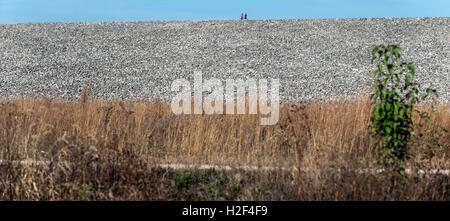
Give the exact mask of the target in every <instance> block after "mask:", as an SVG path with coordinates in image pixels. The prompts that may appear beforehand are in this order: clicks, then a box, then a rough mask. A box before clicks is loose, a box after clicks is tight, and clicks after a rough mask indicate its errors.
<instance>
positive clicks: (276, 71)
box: [0, 18, 450, 100]
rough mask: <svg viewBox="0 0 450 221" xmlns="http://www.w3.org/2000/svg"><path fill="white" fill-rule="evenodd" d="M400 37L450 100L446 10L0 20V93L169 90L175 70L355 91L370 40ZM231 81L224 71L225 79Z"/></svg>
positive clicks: (132, 94) (321, 90) (300, 90)
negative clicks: (354, 15)
mask: <svg viewBox="0 0 450 221" xmlns="http://www.w3.org/2000/svg"><path fill="white" fill-rule="evenodd" d="M381 43H384V44H390V43H398V44H400V45H401V46H402V47H403V48H404V55H405V56H404V59H405V60H407V61H412V62H414V63H415V64H416V66H417V70H418V78H419V80H420V83H421V84H422V86H423V87H429V86H432V87H434V88H437V89H438V90H439V92H440V94H441V100H450V89H449V88H450V77H449V68H450V63H449V57H450V50H449V43H450V18H401V19H322V20H264V21H263V20H259V21H256V20H255V21H252V20H249V21H173V22H172V21H171V22H106V23H35V24H11V25H0V96H2V97H5V96H7V97H11V96H16V95H20V94H23V95H47V94H50V95H56V96H62V97H67V98H76V97H78V96H79V94H80V91H81V89H82V88H83V86H84V85H85V84H86V83H89V84H90V85H91V87H92V93H93V95H94V96H96V97H103V98H107V99H111V98H126V99H140V98H143V99H152V98H162V99H171V97H172V96H173V95H174V94H175V92H171V91H170V85H171V83H172V81H173V80H174V79H177V78H186V79H188V80H190V81H191V83H192V82H193V73H194V71H202V72H203V78H204V79H207V78H211V77H215V78H220V79H226V78H233V79H237V78H242V79H246V78H249V77H253V78H256V79H261V78H279V79H280V82H281V88H280V93H281V96H282V99H283V100H293V99H324V98H330V97H334V96H345V97H353V96H358V95H359V94H360V93H361V91H362V90H364V89H367V88H369V87H370V85H371V74H370V72H371V71H370V70H371V69H373V66H371V65H370V56H371V49H372V47H373V46H374V45H375V44H381ZM223 83H224V84H225V81H223Z"/></svg>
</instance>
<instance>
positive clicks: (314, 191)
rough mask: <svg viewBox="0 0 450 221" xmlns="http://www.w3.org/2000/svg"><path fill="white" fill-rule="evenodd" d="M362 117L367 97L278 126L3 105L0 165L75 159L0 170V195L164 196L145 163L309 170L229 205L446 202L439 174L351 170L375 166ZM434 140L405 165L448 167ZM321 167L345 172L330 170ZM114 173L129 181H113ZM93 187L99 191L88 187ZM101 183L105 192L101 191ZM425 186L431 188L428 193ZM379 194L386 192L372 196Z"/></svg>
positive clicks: (108, 108)
mask: <svg viewBox="0 0 450 221" xmlns="http://www.w3.org/2000/svg"><path fill="white" fill-rule="evenodd" d="M427 108H429V107H428V106H427V107H423V109H427ZM449 110H450V107H449V106H448V105H439V106H438V108H437V112H436V115H435V116H434V121H435V124H434V125H433V127H434V128H438V127H444V128H447V129H449V128H450V111H449ZM370 111H371V109H370V105H369V102H368V101H367V99H365V98H360V99H357V100H351V101H349V100H338V101H330V102H324V103H321V102H315V103H309V104H284V105H282V106H281V109H280V120H279V122H278V123H277V124H276V125H274V126H261V125H260V124H259V119H260V117H261V116H259V115H178V116H177V115H174V114H173V113H171V110H170V105H169V104H166V103H163V102H132V101H112V102H106V101H101V100H91V99H89V98H88V97H87V96H86V95H84V96H82V97H81V99H80V100H79V101H67V100H61V99H53V98H42V99H35V98H16V99H3V100H2V101H1V102H0V147H1V149H0V159H4V160H31V161H35V160H46V161H51V162H72V163H73V162H75V164H76V166H74V165H72V164H70V163H69V164H70V165H62V166H61V165H60V164H58V165H60V166H59V169H58V170H56V169H55V168H53V167H52V166H54V165H53V164H52V165H50V166H44V167H42V166H30V167H26V166H17V165H16V166H12V165H8V167H7V168H8V169H9V170H2V173H1V175H0V176H1V181H0V187H1V188H0V189H2V190H3V191H2V192H0V199H13V200H14V199H45V200H53V199H84V198H82V197H81V198H80V195H79V192H80V191H81V190H80V188H81V189H82V190H83V191H81V192H83V193H85V191H84V189H83V188H88V189H89V191H90V192H93V193H92V197H87V199H166V198H170V197H169V195H167V194H163V193H162V192H161V191H163V192H164V187H162V186H158V185H159V184H158V185H156V184H155V185H156V186H152V185H151V188H150V187H148V186H145V185H144V184H142V183H140V182H143V181H142V180H140V178H139V177H141V176H147V177H148V176H150V175H149V173H150V172H151V171H152V170H148V169H147V167H146V166H145V165H146V164H148V163H150V164H154V163H189V164H220V165H233V166H238V165H256V166H274V167H293V166H297V167H302V168H307V170H306V171H302V172H301V173H296V172H293V173H292V174H287V175H286V174H285V175H283V176H282V178H279V177H278V178H273V177H272V178H271V179H279V180H278V181H279V182H285V183H283V185H281V184H280V185H278V187H279V189H276V191H275V190H272V192H271V195H270V197H268V196H267V194H266V195H264V194H262V193H256V192H248V193H247V194H243V196H245V197H240V198H239V197H238V198H237V199H259V200H264V199H276V200H278V199H300V200H311V199H317V200H324V199H326V200H334V199H336V200H345V199H354V200H358V199H362V200H380V199H388V200H389V199H416V200H417V199H419V200H420V199H435V200H436V199H440V200H448V199H449V198H448V191H447V188H448V177H447V176H438V178H427V179H429V180H427V179H424V181H423V182H422V181H421V182H417V180H416V181H411V182H412V183H410V184H408V185H404V186H402V187H401V188H400V187H396V185H399V184H396V183H395V182H394V184H392V185H387V184H386V186H385V185H384V184H385V183H384V184H383V182H379V180H377V179H375V180H373V179H372V178H373V177H372V178H371V175H370V174H369V175H361V174H359V175H358V174H357V173H356V172H354V171H355V170H356V169H358V168H376V167H378V166H377V165H376V160H375V157H374V151H373V146H372V145H371V143H370V136H369V134H368V131H369V130H368V126H369V116H370ZM426 127H429V126H425V127H422V128H417V130H419V131H424V130H425V129H427V128H426ZM428 138H429V137H427V136H425V137H424V138H422V140H420V141H424V140H426V139H428ZM440 142H441V143H442V144H443V145H444V148H442V149H440V150H439V151H437V152H436V155H435V156H434V157H433V158H432V159H427V158H424V156H426V155H425V154H423V152H424V150H425V145H424V144H420V142H419V141H417V142H414V143H412V144H411V150H410V152H411V153H412V159H413V160H411V161H408V162H406V163H405V164H406V166H408V167H410V168H413V169H419V168H423V169H426V168H444V169H449V168H450V162H449V160H448V154H449V151H448V146H449V144H450V135H449V134H446V135H445V136H443V137H441V138H440ZM99 162H102V163H99ZM124 164H126V165H127V166H126V168H125V169H123V167H124ZM111 165H113V166H111ZM5 166H6V165H2V167H5ZM12 168H14V170H12ZM93 168H94V169H93ZM120 168H122V169H120ZM327 168H339V169H342V171H344V172H339V173H337V172H334V173H330V172H329V171H328V170H327ZM88 170H89V171H88ZM147 170H148V171H147ZM12 171H14V172H12ZM92 171H95V173H94V172H92ZM149 171H150V172H149ZM352 171H353V172H352ZM153 172H154V171H153ZM150 174H154V173H150ZM119 175H120V176H124V177H127V179H126V180H128V181H126V182H125V181H123V179H122V178H120V177H115V176H119ZM111 176H112V177H111ZM114 177H115V178H114ZM155 177H159V176H155ZM265 177H266V178H268V177H271V176H265ZM159 178H161V177H159ZM159 178H158V179H159ZM155 179H156V178H155ZM385 179H387V178H385ZM130 180H131V181H130ZM238 180H239V179H238ZM287 180H289V181H287ZM276 181H277V180H271V181H270V182H276ZM123 182H125V183H126V184H125V183H123ZM127 182H132V183H131V184H130V183H127ZM146 182H150V181H146ZM155 182H156V181H155ZM248 182H249V183H252V182H253V183H254V182H255V181H254V180H253V181H251V182H250V181H248ZM93 183H96V184H95V185H94V184H93ZM105 183H108V184H105ZM120 183H122V184H120ZM370 183H371V184H370ZM369 184H370V185H369ZM372 184H373V185H375V186H372ZM93 185H94V186H95V188H97V189H95V188H94V189H92V188H93ZM102 185H103V186H107V188H106V187H104V188H106V189H102ZM117 185H119V186H120V185H125V186H126V187H127V188H119V187H118V186H117ZM142 185H144V186H142ZM161 185H162V184H161ZM86 186H87V187H86ZM286 186H288V187H286ZM115 188H116V189H115ZM148 188H150V189H148ZM261 188H262V187H261ZM377 188H378V189H377ZM380 188H381V189H380ZM396 188H397V189H396ZM398 188H400V189H398ZM402 188H403V189H402ZM124 189H126V190H127V191H125V192H124ZM430 189H431V190H432V191H433V192H427V191H429V190H430ZM283 190H286V191H287V190H289V191H287V192H288V193H289V194H291V195H289V197H288V196H282V195H283V194H287V193H285V192H283ZM292 190H295V191H296V194H294V192H295V191H294V192H293V191H292ZM375 190H376V191H375ZM397 190H398V191H397ZM52 191H53V192H52ZM74 191H75V192H76V193H77V194H75V193H74ZM89 191H88V192H89ZM108 191H109V192H108ZM115 191H118V192H115ZM186 191H188V190H186ZM408 191H409V192H408ZM414 191H416V192H415V193H413V192H414ZM44 192H45V193H47V192H49V193H48V194H44ZM380 192H383V193H385V194H392V195H388V196H386V197H385V198H380ZM108 193H109V195H108ZM241 194H242V193H241ZM85 195H86V194H84V195H83V196H85ZM88 195H89V194H88ZM118 195H119V196H120V197H117V196H118ZM68 196H71V197H72V198H71V197H68ZM89 196H91V195H89ZM175 198H176V197H175ZM181 199H186V198H181ZM187 199H190V197H187ZM194 199H195V197H194ZM224 199H228V198H224ZM231 199H234V198H231Z"/></svg>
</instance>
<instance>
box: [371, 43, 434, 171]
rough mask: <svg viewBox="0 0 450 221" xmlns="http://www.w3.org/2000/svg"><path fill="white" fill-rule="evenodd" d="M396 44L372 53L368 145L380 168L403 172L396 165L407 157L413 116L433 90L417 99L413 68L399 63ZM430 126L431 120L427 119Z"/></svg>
mask: <svg viewBox="0 0 450 221" xmlns="http://www.w3.org/2000/svg"><path fill="white" fill-rule="evenodd" d="M401 53H402V49H401V48H400V46H399V45H388V46H385V45H377V46H375V47H374V49H373V51H372V60H371V63H372V64H373V63H374V61H376V62H377V68H376V69H375V70H374V71H373V73H372V77H373V78H374V84H373V87H374V89H375V92H374V94H372V96H371V100H372V105H374V106H373V111H372V115H371V117H370V121H371V136H372V142H373V143H374V144H375V147H376V151H377V153H376V154H377V159H378V161H379V163H380V164H382V165H384V166H395V167H396V168H397V169H399V172H400V173H403V172H404V169H403V167H402V166H401V164H400V162H401V161H404V160H405V159H407V158H408V144H409V142H410V140H411V138H412V136H413V135H414V124H415V123H414V120H413V113H414V112H417V113H420V114H422V115H424V113H423V112H420V111H419V110H417V109H416V106H417V104H418V103H420V101H421V100H424V99H426V97H428V96H429V95H430V93H433V94H434V95H435V96H438V94H437V92H436V90H434V89H430V88H428V89H427V90H426V94H425V95H424V96H422V97H419V85H418V83H417V82H416V81H415V79H414V78H415V77H416V75H415V73H416V71H415V66H414V65H413V64H412V63H406V62H402V61H401ZM427 120H428V121H430V123H431V117H429V118H428V119H427Z"/></svg>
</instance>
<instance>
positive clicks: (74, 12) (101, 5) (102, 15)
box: [0, 0, 450, 24]
mask: <svg viewBox="0 0 450 221" xmlns="http://www.w3.org/2000/svg"><path fill="white" fill-rule="evenodd" d="M241 12H247V13H248V15H249V19H286V18H354V17H366V18H370V17H450V0H271V1H269V0H0V24H8V23H24V22H86V21H149V20H212V19H238V18H239V16H240V13H241Z"/></svg>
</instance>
